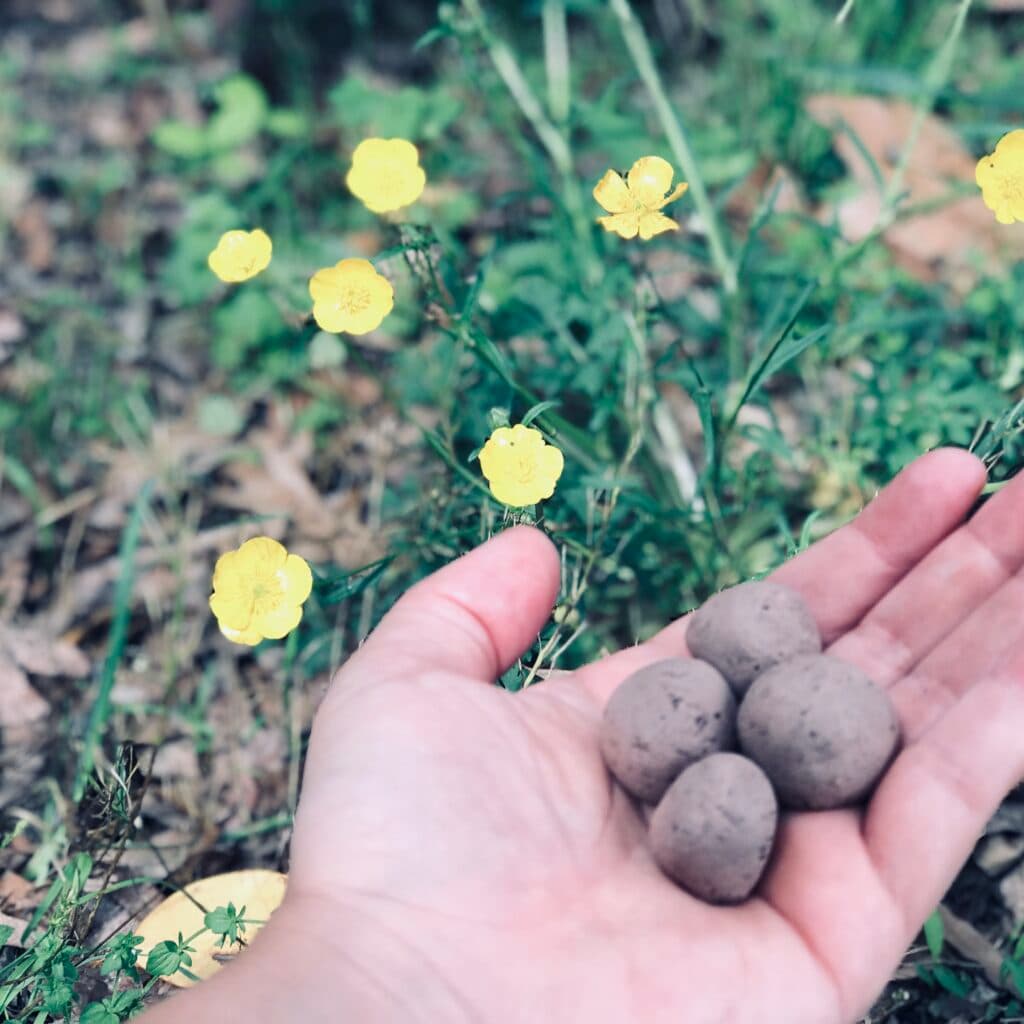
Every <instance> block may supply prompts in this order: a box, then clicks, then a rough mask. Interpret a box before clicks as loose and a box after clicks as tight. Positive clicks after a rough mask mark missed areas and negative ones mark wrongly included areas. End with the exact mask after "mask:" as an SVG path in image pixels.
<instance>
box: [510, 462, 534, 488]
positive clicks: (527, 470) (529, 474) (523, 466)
mask: <svg viewBox="0 0 1024 1024" xmlns="http://www.w3.org/2000/svg"><path fill="white" fill-rule="evenodd" d="M512 474H513V476H514V477H515V479H516V482H517V483H520V484H529V483H532V482H533V478H534V477H535V476H536V475H537V460H536V459H533V458H531V457H530V456H529V455H520V456H518V457H517V458H516V460H515V462H514V463H513V468H512Z"/></svg>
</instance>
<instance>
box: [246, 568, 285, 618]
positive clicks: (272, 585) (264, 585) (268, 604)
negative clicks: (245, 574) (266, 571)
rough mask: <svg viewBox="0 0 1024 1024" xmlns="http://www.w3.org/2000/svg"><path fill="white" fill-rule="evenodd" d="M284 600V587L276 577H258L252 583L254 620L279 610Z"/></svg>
mask: <svg viewBox="0 0 1024 1024" xmlns="http://www.w3.org/2000/svg"><path fill="white" fill-rule="evenodd" d="M283 599H284V587H282V586H281V581H280V580H279V579H278V577H277V576H276V575H274V576H258V577H257V578H256V579H254V580H253V583H252V614H253V618H256V617H258V616H261V615H266V614H267V613H268V612H272V611H274V610H275V609H276V608H279V607H280V605H281V601H282V600H283Z"/></svg>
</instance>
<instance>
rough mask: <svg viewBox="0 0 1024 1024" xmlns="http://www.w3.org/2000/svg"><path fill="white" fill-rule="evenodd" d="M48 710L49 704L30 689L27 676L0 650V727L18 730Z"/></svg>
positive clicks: (42, 716) (41, 716) (47, 712)
mask: <svg viewBox="0 0 1024 1024" xmlns="http://www.w3.org/2000/svg"><path fill="white" fill-rule="evenodd" d="M49 711H50V705H49V704H47V703H46V701H45V700H44V699H43V698H42V697H41V696H40V695H39V694H38V693H36V691H35V690H33V689H32V687H31V686H30V685H29V681H28V676H27V675H25V673H24V672H22V670H21V669H20V668H18V666H17V665H16V664H15V663H14V662H13V661H11V660H10V659H9V658H8V657H7V656H6V654H5V653H4V652H3V651H0V729H4V730H8V729H13V730H18V729H20V728H21V727H23V726H26V725H30V724H31V723H32V722H38V721H39V720H40V719H41V718H45V717H46V716H47V715H48V714H49ZM9 740H10V737H8V741H9Z"/></svg>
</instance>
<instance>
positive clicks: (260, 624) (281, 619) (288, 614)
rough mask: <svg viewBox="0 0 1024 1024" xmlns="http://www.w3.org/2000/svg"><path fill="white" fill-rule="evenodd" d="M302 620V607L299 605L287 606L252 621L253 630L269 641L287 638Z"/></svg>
mask: <svg viewBox="0 0 1024 1024" xmlns="http://www.w3.org/2000/svg"><path fill="white" fill-rule="evenodd" d="M301 619H302V607H301V606H300V605H297V604H294V605H293V604H285V605H281V606H280V607H279V608H275V609H273V611H269V612H266V613H265V614H263V615H259V616H256V617H255V618H254V619H253V620H252V628H253V629H255V630H257V631H258V632H259V633H261V634H262V635H263V636H265V637H266V638H267V639H268V640H280V639H281V638H282V637H284V636H287V635H288V634H289V633H290V632H291V631H292V630H293V629H294V628H295V627H296V626H297V625H298V624H299V621H300V620H301Z"/></svg>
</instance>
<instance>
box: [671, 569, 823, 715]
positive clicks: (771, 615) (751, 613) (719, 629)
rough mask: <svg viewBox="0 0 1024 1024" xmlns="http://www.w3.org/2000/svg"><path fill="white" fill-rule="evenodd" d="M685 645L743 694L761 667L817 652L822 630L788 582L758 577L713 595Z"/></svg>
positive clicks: (700, 610)
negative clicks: (753, 580)
mask: <svg viewBox="0 0 1024 1024" xmlns="http://www.w3.org/2000/svg"><path fill="white" fill-rule="evenodd" d="M686 644H687V646H688V647H689V648H690V653H691V654H692V655H693V656H694V657H695V658H701V659H702V660H704V661H707V662H710V663H711V664H712V665H714V666H715V668H717V669H718V671H719V672H721V673H722V675H723V676H725V678H726V679H727V680H728V681H729V684H730V685H731V686H732V688H733V690H734V691H735V693H736V696H737V697H738V698H740V699H742V697H743V694H744V693H746V691H747V688H748V687H749V686H750V684H751V683H752V682H753V681H754V679H756V678H757V676H759V675H760V674H761V673H762V672H767V671H768V670H769V669H771V668H774V667H775V666H776V665H778V664H779V663H780V662H783V661H788V660H789V659H791V658H795V657H797V656H798V655H801V654H817V653H819V652H820V651H821V635H820V634H819V633H818V625H817V623H816V622H815V621H814V616H813V615H812V614H811V610H810V609H809V608H808V607H807V604H806V603H805V602H804V599H803V598H802V597H801V596H800V595H799V594H798V593H797V592H796V591H795V590H791V589H790V588H789V587H784V586H782V585H781V584H779V583H769V582H767V581H765V580H757V581H755V582H752V583H742V584H740V585H739V586H738V587H731V588H730V589H729V590H723V591H721V593H718V594H715V596H714V597H712V598H710V599H709V600H707V601H706V602H705V603H704V604H703V605H702V606H701V607H700V608H698V609H697V611H695V612H694V613H693V616H692V617H691V618H690V621H689V624H688V625H687V628H686Z"/></svg>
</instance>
